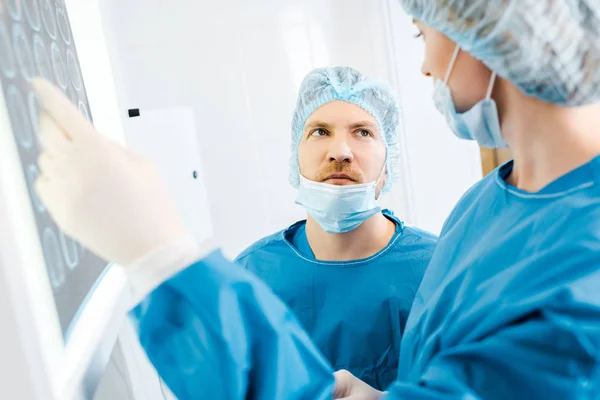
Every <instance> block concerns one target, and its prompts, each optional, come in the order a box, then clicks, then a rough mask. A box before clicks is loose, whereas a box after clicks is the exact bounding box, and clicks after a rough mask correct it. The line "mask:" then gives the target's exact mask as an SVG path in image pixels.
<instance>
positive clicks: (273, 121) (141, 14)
mask: <svg viewBox="0 0 600 400" xmlns="http://www.w3.org/2000/svg"><path fill="white" fill-rule="evenodd" d="M100 7H101V11H102V17H103V21H104V28H105V33H106V35H107V39H108V43H109V53H110V57H111V65H112V69H113V72H114V74H115V77H116V83H117V92H118V93H117V94H118V97H119V103H120V107H121V109H120V113H121V116H122V118H123V121H124V127H125V134H126V135H127V129H128V122H129V121H128V118H127V115H126V111H127V109H128V108H141V109H142V110H143V109H144V108H150V109H156V108H166V107H171V106H179V105H190V106H192V107H193V108H194V111H195V117H196V124H197V127H198V135H199V139H200V140H199V142H200V152H201V156H202V160H203V161H202V162H203V170H204V172H205V176H204V178H205V181H206V186H207V191H208V194H209V201H210V207H211V216H212V221H213V226H214V231H215V234H216V236H217V238H218V239H219V240H220V241H221V243H222V244H223V248H224V250H225V252H226V253H227V254H229V255H230V256H234V255H236V254H237V253H238V252H239V251H240V250H242V249H243V248H244V247H245V246H247V245H249V244H251V243H252V242H253V241H255V240H257V239H258V238H260V237H262V236H264V235H267V234H269V233H272V232H274V231H277V230H279V229H282V228H284V227H286V226H287V225H289V224H290V223H292V222H294V221H295V220H297V219H300V218H303V217H304V212H303V211H302V210H301V209H300V208H298V207H297V206H295V205H294V197H295V191H294V189H292V188H291V187H290V186H289V185H288V183H287V176H288V168H287V166H288V155H289V136H290V129H289V126H290V120H291V114H292V111H293V108H294V105H295V96H296V91H297V89H298V87H299V84H300V81H301V79H302V78H303V76H304V75H305V74H306V73H307V72H308V71H309V70H310V69H312V68H313V67H317V66H326V65H339V64H344V65H349V66H352V67H354V68H357V69H358V70H360V71H361V72H363V73H365V74H368V75H372V76H375V77H379V78H382V79H387V80H389V81H391V82H392V83H393V84H395V85H396V87H398V88H399V89H403V90H402V95H403V98H404V103H405V115H406V128H407V131H408V133H407V135H406V137H405V138H404V139H405V143H404V144H403V148H404V150H405V151H404V154H405V157H404V162H405V164H404V165H403V166H402V169H403V172H404V173H406V176H405V177H404V178H403V182H402V184H399V185H396V187H395V189H394V191H393V192H392V193H391V194H390V196H388V198H387V200H386V205H390V206H391V207H392V208H393V209H394V210H395V211H396V212H397V214H398V215H400V216H401V217H402V218H404V219H405V220H407V221H408V222H412V223H413V224H418V225H421V226H423V227H424V228H426V229H429V230H432V231H434V232H437V231H438V230H439V228H440V227H441V224H442V222H443V221H444V219H445V217H446V215H447V213H448V211H449V210H450V208H451V206H452V205H453V204H454V203H455V202H456V200H457V199H458V197H459V195H460V194H461V193H462V192H463V191H464V189H465V188H466V187H468V186H469V185H470V184H471V183H472V182H474V181H475V180H476V179H477V178H478V177H479V176H480V172H479V171H478V170H475V171H474V170H473V165H475V164H476V163H477V160H478V159H479V156H478V153H477V151H476V148H475V147H473V146H465V144H464V143H461V142H459V141H458V140H457V139H454V138H453V137H451V135H450V134H449V133H448V132H447V128H446V127H445V126H444V124H443V121H442V119H441V118H439V117H438V116H437V113H436V111H434V110H433V107H432V105H431V101H430V93H431V82H428V81H426V80H424V79H422V78H421V77H420V73H419V65H420V56H421V55H420V46H422V45H420V44H419V43H418V42H416V41H414V39H413V38H412V36H410V35H409V34H407V33H406V32H404V31H411V32H412V29H413V28H412V27H411V24H410V20H409V19H407V18H406V17H405V16H403V17H398V13H400V11H399V10H398V7H399V6H398V5H397V1H395V0H377V1H375V0H329V1H323V0H307V1H303V2H297V1H291V0H287V1H281V0H280V1H275V0H256V1H252V2H247V1H243V0H228V1H220V2H215V1H208V0H205V1H198V0H171V1H168V2H167V1H160V0H152V1H148V0H127V1H124V0H104V1H102V2H101V5H100ZM391 22H393V26H392V24H391ZM394 46H395V47H394Z"/></svg>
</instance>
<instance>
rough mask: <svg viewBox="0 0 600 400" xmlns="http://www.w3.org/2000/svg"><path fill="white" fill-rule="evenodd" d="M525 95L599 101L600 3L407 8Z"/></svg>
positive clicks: (416, 0)
mask: <svg viewBox="0 0 600 400" xmlns="http://www.w3.org/2000/svg"><path fill="white" fill-rule="evenodd" d="M400 4H402V6H403V7H404V8H405V10H406V11H407V12H408V13H409V14H410V15H412V16H413V17H414V18H415V19H417V20H419V21H422V22H423V23H425V24H426V25H428V26H431V27H432V28H434V29H436V30H438V31H440V32H442V33H444V34H445V35H446V36H448V37H450V38H451V39H452V40H453V41H455V42H456V43H457V44H458V45H459V46H460V47H461V48H462V49H463V50H465V51H467V52H468V53H469V54H471V55H472V56H473V57H475V58H477V59H479V60H481V61H482V62H483V63H484V64H486V65H487V66H488V67H489V68H490V69H491V70H492V71H494V72H496V73H497V74H498V75H500V76H501V77H503V78H505V79H507V80H509V81H510V82H512V83H513V84H515V85H516V86H518V87H519V88H520V89H521V90H522V91H523V92H524V93H525V94H527V95H530V96H533V97H537V98H539V99H541V100H544V101H547V102H551V103H556V104H559V105H564V106H580V105H585V104H590V103H596V102H599V101H600V19H599V17H600V1H599V0H400Z"/></svg>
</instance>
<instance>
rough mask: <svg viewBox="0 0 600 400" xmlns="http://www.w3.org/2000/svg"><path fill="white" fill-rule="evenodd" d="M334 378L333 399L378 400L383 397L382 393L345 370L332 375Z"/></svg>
mask: <svg viewBox="0 0 600 400" xmlns="http://www.w3.org/2000/svg"><path fill="white" fill-rule="evenodd" d="M334 376H335V390H334V392H333V398H334V399H346V400H379V399H382V398H383V396H384V395H385V393H384V392H380V391H379V390H376V389H373V388H372V387H371V386H369V385H367V384H366V383H364V382H363V381H361V380H360V379H358V378H357V377H355V376H354V375H352V374H351V373H350V372H348V371H346V370H339V371H337V372H335V373H334Z"/></svg>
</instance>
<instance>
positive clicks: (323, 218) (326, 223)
mask: <svg viewBox="0 0 600 400" xmlns="http://www.w3.org/2000/svg"><path fill="white" fill-rule="evenodd" d="M384 170H385V168H384ZM382 176H383V171H382V173H381V175H380V177H379V179H377V181H376V182H371V183H364V184H357V185H331V184H328V183H323V182H315V181H311V180H308V179H306V178H305V177H304V176H302V174H300V187H299V188H298V195H297V196H296V204H298V205H301V206H302V207H304V209H305V210H306V212H307V213H308V215H310V216H311V217H312V218H313V219H314V220H315V221H317V223H318V224H319V226H321V228H323V230H324V231H325V232H327V233H343V232H349V231H352V230H354V229H356V228H358V227H359V226H360V224H362V223H363V222H364V221H366V220H367V219H369V218H371V217H372V216H373V215H375V214H377V213H378V212H380V211H381V206H380V205H379V202H378V201H377V186H378V184H379V181H380V179H381V177H382Z"/></svg>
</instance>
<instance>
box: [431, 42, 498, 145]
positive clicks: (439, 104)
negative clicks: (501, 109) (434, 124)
mask: <svg viewBox="0 0 600 400" xmlns="http://www.w3.org/2000/svg"><path fill="white" fill-rule="evenodd" d="M459 52H460V48H459V47H458V46H456V49H455V50H454V54H453V55H452V59H451V61H450V65H449V66H448V70H447V71H446V77H445V78H444V80H443V81H441V80H439V79H437V80H436V81H435V86H434V89H433V101H434V103H435V107H436V108H437V109H438V111H439V112H441V113H442V114H443V115H444V116H445V117H446V121H447V122H448V125H449V126H450V129H451V130H452V132H454V134H455V135H456V136H458V137H459V138H461V139H467V140H476V141H477V143H479V145H480V146H483V147H488V148H492V149H493V148H501V147H508V145H507V144H506V142H505V141H504V139H503V138H502V133H501V131H500V120H499V118H498V109H497V108H496V102H495V101H494V100H493V99H492V98H491V96H492V89H493V87H494V82H495V81H496V73H495V72H494V73H492V77H491V79H490V84H489V86H488V90H487V94H486V96H485V99H483V100H481V101H480V102H478V103H477V104H475V105H474V106H473V107H471V108H470V109H469V110H468V111H465V112H464V113H458V112H456V107H455V105H454V101H453V100H452V93H451V92H450V87H449V86H448V79H450V74H451V73H452V69H453V68H454V64H455V63H456V58H457V57H458V53H459Z"/></svg>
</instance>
